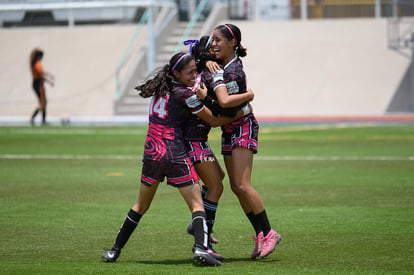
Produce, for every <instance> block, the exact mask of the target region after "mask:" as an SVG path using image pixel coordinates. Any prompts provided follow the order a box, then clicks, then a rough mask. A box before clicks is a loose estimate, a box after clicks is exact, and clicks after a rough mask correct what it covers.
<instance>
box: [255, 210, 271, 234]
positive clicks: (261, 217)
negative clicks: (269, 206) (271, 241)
mask: <svg viewBox="0 0 414 275" xmlns="http://www.w3.org/2000/svg"><path fill="white" fill-rule="evenodd" d="M255 217H256V220H257V221H258V223H259V224H260V227H261V228H262V230H263V236H266V235H267V234H268V233H269V231H270V230H271V229H272V228H271V227H270V223H269V219H268V218H267V215H266V210H263V212H261V213H259V214H257V215H255Z"/></svg>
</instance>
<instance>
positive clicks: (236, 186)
mask: <svg viewBox="0 0 414 275" xmlns="http://www.w3.org/2000/svg"><path fill="white" fill-rule="evenodd" d="M231 191H233V193H234V194H236V195H242V194H246V193H248V188H247V187H246V186H245V185H243V184H242V183H232V184H231Z"/></svg>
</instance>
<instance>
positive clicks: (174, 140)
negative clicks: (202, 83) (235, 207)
mask: <svg viewBox="0 0 414 275" xmlns="http://www.w3.org/2000/svg"><path fill="white" fill-rule="evenodd" d="M196 76H197V69H196V65H195V61H194V59H193V58H192V57H191V55H189V54H185V53H177V54H175V55H174V56H173V57H172V58H171V59H170V61H169V64H167V65H165V66H164V67H163V68H161V69H160V70H159V71H158V72H157V73H156V74H155V75H153V76H152V77H151V78H149V79H147V80H146V82H145V83H144V84H142V85H140V86H137V87H136V89H137V90H138V91H140V96H142V97H144V98H146V97H152V98H151V101H150V106H149V126H148V133H147V137H146V141H145V149H144V156H143V166H142V174H141V186H140V190H139V195H138V199H137V201H136V202H135V204H134V205H133V206H132V208H131V209H130V210H129V212H128V213H127V216H126V217H125V220H124V222H123V223H122V225H121V228H120V230H119V232H118V234H117V236H116V238H115V243H114V245H113V246H112V248H111V249H110V250H108V251H105V252H104V253H103V254H102V258H103V260H104V261H106V262H115V261H116V260H117V258H118V257H119V255H120V253H121V249H122V248H123V247H124V246H125V244H126V243H127V241H128V239H129V237H130V236H131V234H132V233H133V231H134V230H135V228H136V227H137V225H138V224H139V222H140V219H141V217H142V216H143V215H144V214H145V213H146V211H147V210H148V208H149V207H150V205H151V202H152V200H153V198H154V195H155V192H156V190H157V188H158V185H159V183H160V182H162V181H163V180H164V178H167V184H169V185H171V186H173V187H176V188H177V189H178V191H179V192H180V194H181V195H182V197H183V198H184V200H185V202H186V203H187V205H188V207H189V208H190V211H191V213H192V226H193V228H194V242H195V244H194V246H193V255H194V261H195V263H197V264H200V265H208V266H219V265H221V262H220V261H219V260H217V259H215V258H214V257H213V256H211V255H210V254H209V253H208V252H207V245H208V244H207V242H208V241H207V237H208V236H207V230H205V229H206V227H207V226H206V214H205V211H204V206H203V201H202V198H201V190H200V185H199V184H198V182H199V178H198V176H197V173H196V172H195V170H194V167H193V165H192V162H191V160H190V158H189V157H188V155H187V151H186V147H185V146H186V145H185V142H184V137H183V124H184V123H185V121H186V118H187V117H188V116H189V115H190V114H191V113H192V114H196V115H197V116H198V117H200V118H201V119H203V120H205V121H207V122H208V123H209V124H210V125H212V126H215V127H216V126H220V125H224V124H226V123H229V122H231V121H233V120H234V119H238V118H240V117H243V116H244V115H245V112H243V111H242V110H240V111H238V114H237V115H236V117H235V118H228V117H224V116H220V117H217V116H214V115H213V114H212V113H211V111H210V110H209V109H208V108H205V106H204V104H203V103H201V101H200V100H199V99H198V98H197V96H196V95H195V93H194V92H193V91H191V90H190V89H188V87H192V86H194V84H195V80H196ZM197 89H202V87H198V88H197ZM204 89H205V88H204Z"/></svg>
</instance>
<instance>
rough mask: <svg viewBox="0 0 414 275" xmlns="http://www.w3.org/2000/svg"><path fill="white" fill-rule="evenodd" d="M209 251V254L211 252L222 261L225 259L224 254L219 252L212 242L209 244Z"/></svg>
mask: <svg viewBox="0 0 414 275" xmlns="http://www.w3.org/2000/svg"><path fill="white" fill-rule="evenodd" d="M207 252H208V254H210V255H211V256H213V257H214V258H215V259H216V260H219V261H222V260H224V256H223V255H221V254H219V253H217V251H216V250H215V249H214V248H213V247H212V246H211V244H210V243H209V244H208V246H207Z"/></svg>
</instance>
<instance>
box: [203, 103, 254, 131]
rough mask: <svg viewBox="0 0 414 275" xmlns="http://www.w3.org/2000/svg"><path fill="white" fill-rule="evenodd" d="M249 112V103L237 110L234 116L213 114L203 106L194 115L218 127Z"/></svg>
mask: <svg viewBox="0 0 414 275" xmlns="http://www.w3.org/2000/svg"><path fill="white" fill-rule="evenodd" d="M249 113H251V108H250V106H249V105H246V107H243V108H242V109H240V110H238V111H237V113H236V116H235V117H227V116H215V115H213V113H212V112H211V111H210V109H209V108H207V107H206V106H205V107H204V108H203V110H201V111H200V112H198V113H197V114H196V116H198V117H199V118H200V119H202V120H204V121H205V122H207V123H208V124H209V125H210V126H212V127H218V126H223V125H226V124H229V123H231V122H233V121H235V120H238V119H240V118H242V117H244V116H245V115H247V114H249Z"/></svg>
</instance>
